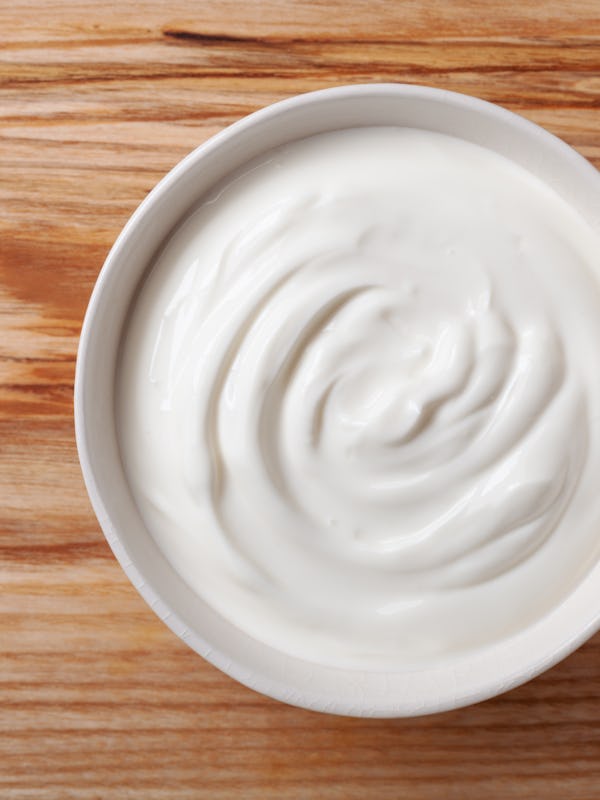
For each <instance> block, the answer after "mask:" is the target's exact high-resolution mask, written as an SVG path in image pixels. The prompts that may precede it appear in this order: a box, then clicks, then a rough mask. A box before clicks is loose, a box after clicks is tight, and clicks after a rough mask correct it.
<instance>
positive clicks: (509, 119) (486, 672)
mask: <svg viewBox="0 0 600 800" xmlns="http://www.w3.org/2000/svg"><path fill="white" fill-rule="evenodd" d="M357 95H362V96H363V97H364V96H368V95H386V96H393V97H394V98H396V99H398V100H402V99H403V98H408V97H419V98H424V99H426V100H429V101H434V102H439V103H446V104H448V103H449V104H451V105H452V106H454V108H456V109H457V111H459V112H460V111H461V110H462V111H468V110H470V111H475V112H479V113H482V114H486V115H488V116H489V117H494V118H496V119H497V120H498V121H503V122H504V124H506V123H508V124H509V125H510V126H512V127H516V128H520V129H521V130H523V131H527V132H528V133H529V135H533V136H535V137H536V138H537V139H542V140H543V142H544V145H545V147H546V148H547V149H553V150H554V152H555V155H556V156H557V157H558V158H559V159H560V160H561V161H563V162H566V163H568V165H569V169H572V170H575V171H577V172H579V173H580V174H581V175H582V176H584V177H586V178H587V179H592V180H594V181H596V183H597V184H598V188H600V173H598V171H597V170H596V169H595V168H594V167H593V166H592V165H591V164H590V163H589V162H588V161H587V160H586V159H585V158H584V157H583V156H581V155H580V154H579V153H577V152H576V151H575V150H574V149H573V148H571V147H570V146H569V145H568V144H566V143H565V142H563V141H562V140H561V139H559V138H558V137H556V136H554V135H553V134H551V133H549V132H548V131H546V130H545V129H544V128H541V127H539V126H538V125H536V124H535V123H533V122H530V121H529V120H527V119H525V118H523V117H521V116H520V115H518V114H515V113H513V112H511V111H509V110H507V109H505V108H503V107H501V106H498V105H496V104H493V103H490V102H488V101H485V100H481V99H479V98H476V97H472V96H470V95H465V94H460V93H457V92H452V91H448V90H445V89H437V88H433V87H429V86H421V85H414V84H401V83H370V84H369V83H367V84H353V85H344V86H337V87H333V88H328V89H320V90H317V91H312V92H306V93H303V94H298V95H294V96H292V97H289V98H287V99H285V100H281V101H279V102H276V103H273V104H271V105H269V106H266V107H265V108H261V109H259V110H258V111H255V112H253V113H251V114H249V115H247V116H245V117H243V118H242V119H240V120H238V121H237V122H234V123H233V124H231V125H229V126H228V127H226V128H224V129H223V130H221V131H219V132H218V133H217V134H215V135H214V136H212V137H210V138H209V139H207V140H206V141H205V142H203V143H202V144H200V145H199V146H198V147H196V148H195V149H194V150H193V151H192V152H191V153H189V154H188V155H187V156H185V157H184V158H183V159H182V160H181V161H179V162H178V163H177V164H176V165H175V166H174V167H173V168H172V169H171V170H170V171H169V172H168V173H167V174H166V175H165V177H163V178H162V179H161V180H160V181H159V183H158V184H156V186H155V187H154V188H153V189H152V191H151V192H150V193H149V194H148V195H147V196H146V197H145V198H144V200H143V201H142V202H141V203H140V205H139V206H138V207H137V209H136V210H135V211H134V213H133V214H132V215H131V217H130V218H129V220H128V221H127V223H126V224H125V226H124V227H123V229H122V230H121V232H120V234H119V236H118V237H117V239H116V241H115V243H114V244H113V246H112V248H111V250H110V252H109V254H108V256H107V257H106V260H105V262H104V265H103V267H102V269H101V271H100V273H99V275H98V277H97V280H96V283H95V285H94V289H93V291H92V294H91V297H90V300H89V304H88V307H87V310H86V313H85V318H84V321H83V325H82V329H81V334H80V339H79V346H78V351H77V360H76V369H75V384H74V418H75V438H76V444H77V451H78V455H79V460H80V464H81V470H82V473H83V478H84V483H85V486H86V489H87V492H88V495H89V498H90V501H91V504H92V507H93V509H94V512H95V514H96V517H97V519H98V521H99V523H100V526H101V529H102V531H103V534H104V536H105V538H106V539H107V541H108V544H109V545H110V547H111V549H112V551H113V553H114V555H115V557H116V558H117V560H118V561H119V563H120V565H121V567H122V569H123V570H124V572H125V574H126V575H127V576H128V578H129V579H130V581H131V582H132V583H133V585H134V586H135V588H136V589H137V590H138V592H139V593H140V594H141V596H142V597H143V598H144V600H145V601H146V603H147V604H148V605H149V606H150V608H151V609H152V610H153V611H154V612H155V613H156V614H157V615H158V616H159V618H160V619H161V620H162V621H163V622H164V623H165V624H166V625H167V626H168V627H169V628H171V630H173V631H174V632H175V633H176V634H177V636H179V638H181V639H182V640H183V641H185V643H186V644H188V645H189V646H190V647H191V648H192V649H193V650H195V651H196V652H197V653H199V654H200V655H202V656H203V658H205V659H206V660H208V661H209V662H211V663H212V664H213V665H214V666H216V667H217V668H219V669H220V670H221V671H223V672H225V673H226V674H228V675H229V676H231V677H233V678H234V679H236V680H237V681H239V682H240V683H242V684H244V685H246V686H248V687H250V688H252V689H254V690H256V691H258V692H260V693H262V694H264V695H266V696H268V697H272V698H275V699H277V700H281V701H283V702H286V703H288V704H291V705H296V706H299V707H301V708H307V709H311V710H316V711H322V712H328V713H335V714H342V715H349V716H370V717H380V718H383V717H402V716H417V715H423V714H431V713H435V712H439V711H446V710H450V709H455V708H460V707H462V706H466V705H470V704H472V703H476V702H480V701H482V700H485V699H488V698H490V697H493V696H496V695H498V694H501V693H503V692H505V691H507V690H509V689H511V688H513V687H515V686H518V685H520V684H522V683H525V682H526V681H528V680H530V679H531V678H533V677H535V676H536V675H538V674H539V673H541V672H543V671H544V670H546V669H548V668H549V667H551V666H553V665H554V664H556V663H557V662H558V661H560V660H562V659H563V658H565V657H566V656H567V655H569V654H570V653H572V652H573V651H574V650H575V649H576V648H577V647H579V646H580V645H581V644H582V643H583V642H584V641H586V640H587V639H588V638H590V637H591V636H592V635H593V634H594V633H596V632H597V631H598V630H599V629H600V603H599V602H598V599H597V597H596V595H597V591H596V592H594V586H597V584H598V580H599V578H600V564H596V565H595V566H594V567H593V568H592V569H590V571H589V573H588V574H587V575H586V576H585V577H584V578H583V579H581V580H580V583H579V584H578V585H577V586H576V588H575V589H574V590H573V591H572V593H571V594H570V595H568V596H567V598H566V599H565V600H564V602H563V603H561V604H560V606H559V607H558V608H557V609H554V610H552V611H550V612H549V613H548V614H547V615H545V616H544V617H543V619H542V620H541V621H540V622H538V623H535V625H536V626H540V625H541V626H542V627H543V626H544V625H545V626H546V628H548V623H549V621H552V620H553V621H554V624H555V630H554V637H551V638H552V641H549V633H550V632H552V630H551V629H550V630H544V631H543V632H542V634H541V636H540V635H537V637H536V638H535V641H536V642H538V644H540V643H541V644H542V645H543V646H541V649H540V650H539V651H538V650H536V651H535V652H531V647H530V646H529V643H528V638H527V633H528V632H529V631H530V628H526V629H525V631H523V635H521V634H517V635H516V636H514V637H510V641H512V640H514V639H519V640H520V643H519V647H520V650H519V652H520V653H523V652H525V655H526V656H527V657H521V658H520V660H518V663H517V665H516V666H515V663H512V662H511V659H510V658H507V657H506V655H504V656H503V655H502V654H501V653H498V652H493V653H492V652H491V651H492V650H497V648H486V649H485V650H484V651H483V654H482V655H483V656H484V657H483V658H482V657H476V658H474V659H472V662H473V663H471V664H470V665H469V666H467V667H463V668H462V669H460V670H457V668H456V667H455V666H453V665H451V664H450V665H445V666H440V667H434V668H427V669H424V670H422V671H419V670H417V671H414V672H411V673H403V674H407V675H410V681H409V682H410V683H411V690H413V689H414V687H415V686H417V687H418V688H419V687H420V690H421V696H419V697H415V696H413V697H410V698H404V699H403V700H402V701H400V702H399V701H398V698H397V697H394V698H393V700H392V699H390V702H389V704H387V705H386V703H385V702H384V703H381V702H380V703H379V704H377V705H374V704H373V703H372V702H369V700H368V699H367V697H366V695H365V696H361V697H356V696H355V697H352V698H350V697H344V696H338V697H336V698H334V699H332V698H330V697H328V696H324V695H323V694H322V693H320V692H319V691H318V690H317V689H315V688H314V687H312V686H311V684H310V683H308V684H307V686H306V687H305V688H304V689H303V691H302V692H301V693H294V692H291V691H290V688H289V686H287V684H286V680H285V676H283V677H282V679H281V681H278V682H274V681H273V680H272V679H269V678H267V677H265V676H263V675H261V674H258V673H255V672H254V673H252V674H249V672H248V670H247V668H246V667H244V665H243V664H241V663H239V662H238V661H236V660H235V659H232V658H231V657H230V656H229V655H227V654H226V653H224V652H220V651H219V650H218V649H216V648H214V647H213V646H212V645H211V644H210V642H208V641H206V640H205V639H204V638H203V637H202V635H201V634H199V633H197V632H196V631H191V630H190V629H189V628H188V627H187V626H186V624H185V623H184V622H183V620H182V619H181V618H180V616H179V615H178V613H177V612H176V611H175V610H174V609H173V608H171V607H170V606H169V604H168V603H166V602H165V600H164V598H163V596H162V594H161V591H160V587H157V586H155V585H154V584H153V582H152V581H150V580H148V579H147V578H146V576H145V575H143V573H142V571H141V570H140V569H139V568H138V566H137V565H136V564H135V563H134V561H133V560H132V558H131V557H130V555H129V552H128V549H127V542H126V537H123V535H122V532H121V531H119V529H118V526H117V525H116V524H115V523H114V521H113V519H112V515H111V510H110V509H111V499H110V498H107V497H106V494H105V492H103V487H102V485H101V482H100V481H99V480H98V476H97V474H96V471H95V469H94V463H93V458H92V456H91V453H90V449H89V447H88V436H87V428H88V424H89V421H88V419H86V415H85V412H84V408H85V406H86V402H85V393H86V373H87V371H88V370H90V369H91V365H90V357H89V351H90V343H91V341H92V339H93V337H97V336H98V335H99V331H98V330H97V326H96V324H95V323H96V317H97V312H98V306H99V303H100V301H101V299H102V297H103V295H104V294H105V292H106V291H107V289H106V287H107V284H108V282H109V277H111V276H112V274H113V273H114V272H115V271H117V270H119V269H121V266H122V263H121V257H122V252H123V250H124V249H125V246H126V244H127V242H128V240H129V239H130V238H131V236H132V234H133V232H134V231H135V230H136V229H137V228H138V226H139V225H140V223H141V222H142V221H143V220H144V219H145V217H146V216H147V215H148V214H149V213H151V212H152V209H153V208H154V207H155V206H156V205H157V204H158V203H159V202H160V201H161V199H162V198H163V196H164V195H165V194H166V193H167V192H170V191H171V190H172V189H173V187H174V186H175V185H176V184H177V183H178V182H179V181H180V180H181V178H182V176H184V175H185V174H186V172H187V171H188V169H189V168H190V166H191V165H192V164H196V163H197V162H198V161H204V160H205V159H207V158H209V157H210V156H211V154H212V153H213V152H214V151H215V150H218V148H220V147H221V145H222V144H223V143H224V142H226V141H229V140H231V139H233V138H235V137H237V136H238V135H239V134H240V133H243V132H244V131H246V130H247V129H249V128H251V127H252V126H254V125H256V124H257V123H258V122H261V123H263V122H268V120H269V119H272V118H274V117H276V116H278V115H280V114H285V113H287V112H288V111H289V110H291V109H297V108H300V107H302V106H307V105H312V104H315V103H322V102H325V103H326V102H329V101H331V100H337V99H339V98H345V97H355V96H357ZM148 535H150V534H148ZM575 596H577V599H578V601H577V603H574V602H572V601H573V600H574V598H575ZM594 603H595V605H594ZM582 608H583V609H587V612H588V613H586V614H584V615H583V617H582V616H581V613H582V612H581V609H582ZM590 608H592V609H595V610H592V611H590ZM573 612H575V613H573ZM557 630H560V631H562V634H561V636H560V637H557V635H556V631H557ZM538 633H539V631H538ZM557 638H558V639H559V640H558V641H556V640H557ZM503 641H507V640H503ZM513 657H514V653H513ZM287 658H292V657H287ZM292 660H294V661H298V662H300V661H301V659H292ZM302 663H303V664H309V662H302ZM310 666H313V665H310ZM353 672H355V673H356V671H355V670H354V671H353ZM359 674H364V673H359ZM368 674H369V675H375V674H377V673H368ZM386 674H387V673H385V672H384V673H383V675H384V676H385V675H386ZM379 675H381V673H379ZM419 675H421V676H423V680H422V681H421V682H419V680H418V677H415V676H419ZM415 681H416V682H415ZM440 682H441V684H442V686H441V688H440V685H439V684H440Z"/></svg>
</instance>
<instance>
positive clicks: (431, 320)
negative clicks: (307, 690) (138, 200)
mask: <svg viewBox="0 0 600 800" xmlns="http://www.w3.org/2000/svg"><path fill="white" fill-rule="evenodd" d="M599 252H600V251H599V249H598V240H597V238H596V235H595V234H594V233H593V231H592V230H591V229H590V228H589V227H588V226H587V225H586V223H585V222H584V221H583V220H582V219H581V218H580V217H578V216H577V214H576V213H575V212H574V210H572V209H571V208H570V207H569V206H567V205H566V203H565V202H564V201H563V200H561V199H560V198H559V197H558V195H557V194H555V193H554V192H553V191H552V190H551V189H549V188H548V187H547V186H545V185H544V184H542V183H541V182H540V181H538V180H537V179H536V178H534V177H533V176H531V175H530V174H528V173H527V172H526V171H524V170H523V169H521V168H520V167H518V166H516V165H515V164H513V163H512V162H510V161H508V160H506V159H504V158H502V157H500V156H499V155H497V154H494V153H492V152H490V151H487V150H485V149H483V148H480V147H477V146H475V145H472V144H469V143H466V142H464V141H460V140H457V139H452V138H450V137H446V136H442V135H440V134H434V133H429V132H425V131H417V130H406V129H396V128H364V129H354V130H348V131H338V132H334V133H330V134H323V135H320V136H315V137H311V138H309V139H306V140H303V141H300V142H296V143H294V144H293V145H289V146H286V147H283V148H280V149H278V150H276V151H273V152H271V153H270V154H269V155H268V157H264V158H263V159H261V160H259V161H256V162H253V163H251V164H249V165H248V167H247V169H246V170H243V171H241V172H239V173H237V174H235V175H233V176H232V177H231V178H230V179H229V180H228V181H226V182H225V183H223V184H222V185H220V186H219V187H217V188H216V189H215V190H214V191H213V192H212V194H211V195H210V196H208V197H207V198H205V200H204V202H203V203H202V205H200V206H199V207H198V208H197V210H196V211H195V212H194V213H193V214H192V215H191V216H190V217H189V218H188V219H187V220H186V221H185V222H184V223H183V224H182V225H181V226H180V228H179V229H178V230H177V231H176V232H175V233H174V234H173V235H172V237H171V238H170V240H169V241H168V243H167V244H166V246H165V247H164V249H163V250H162V252H161V254H160V255H159V257H158V259H157V261H156V264H155V265H154V267H153V269H152V271H151V273H150V274H149V276H148V277H147V279H146V280H145V282H144V284H143V286H142V288H141V290H140V293H139V296H138V298H137V300H136V302H135V305H134V308H133V310H132V315H131V318H130V322H129V325H128V328H127V330H126V334H125V340H124V347H123V353H122V360H121V365H120V371H119V376H118V398H117V412H118V415H117V417H118V425H119V436H120V444H121V450H122V457H123V462H124V466H125V470H126V474H127V478H128V481H129V483H130V485H131V489H132V491H133V494H134V497H135V499H136V502H137V504H138V507H139V510H140V512H141V514H142V516H143V519H144V521H145V523H146V525H147V527H148V529H149V531H150V532H151V534H152V536H153V537H154V538H155V540H156V541H157V543H158V545H159V547H160V548H161V549H162V550H163V552H164V553H165V555H166V556H167V558H168V559H169V560H170V561H171V563H172V564H173V566H174V567H175V568H176V570H177V571H178V572H179V573H180V574H181V575H182V576H183V578H184V579H185V580H186V581H187V583H188V584H189V585H190V586H191V587H192V588H193V589H194V590H195V591H196V592H197V594H198V595H199V596H200V597H202V598H203V599H204V600H205V601H206V602H207V603H209V604H210V605H211V606H212V607H213V608H215V609H216V610H217V611H218V612H220V613H221V614H222V615H223V616H224V617H226V618H227V619H229V620H230V621H231V622H233V623H234V624H235V625H237V626H238V627H239V628H241V629H243V630H244V631H246V632H247V633H249V634H250V635H252V636H254V637H256V638H257V639H259V640H261V641H264V642H266V643H268V644H271V645H273V646H274V647H276V648H278V649H280V650H283V651H285V652H288V653H292V654H295V655H299V656H302V657H304V658H306V659H308V660H314V661H317V662H321V663H329V664H339V665H344V666H356V667H357V668H362V667H368V668H378V667H381V668H384V667H389V666H390V665H392V664H393V665H397V666H398V668H410V667H411V666H412V665H415V664H419V663H423V662H424V661H431V660H432V659H433V660H437V659H441V658H445V657H451V656H454V655H457V654H460V653H462V652H464V651H465V650H468V649H471V648H474V647H478V646H481V645H483V644H485V643H487V642H491V641H495V640H498V639H500V638H502V637H505V636H508V635H510V634H512V633H515V632H516V631H518V630H521V629H523V628H524V627H526V626H527V625H530V624H532V623H533V622H535V621H536V620H537V619H539V618H540V617H541V616H542V615H543V614H545V613H546V612H548V611H549V610H551V609H552V608H553V607H555V606H556V605H557V604H558V603H560V601H561V600H562V599H563V598H564V597H565V596H566V595H567V594H568V592H569V591H570V590H572V589H573V588H574V585H575V584H576V582H577V580H578V579H579V578H580V577H581V575H582V574H583V573H584V572H585V571H586V570H587V569H589V567H590V566H591V564H592V563H594V562H595V560H596V559H597V557H598V554H599V542H598V540H599V534H600V520H599V516H600V492H599V490H598V485H597V484H598V478H597V476H598V475H600V424H599V423H600V368H599V361H600V359H599V356H598V353H599V347H600V294H599V290H598V285H597V273H598V269H599V267H600V265H599V263H598V261H599Z"/></svg>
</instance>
